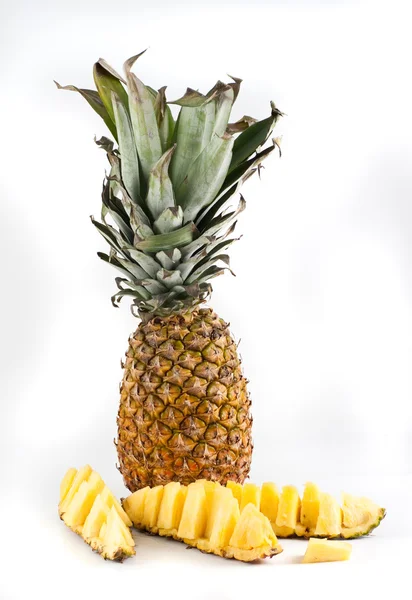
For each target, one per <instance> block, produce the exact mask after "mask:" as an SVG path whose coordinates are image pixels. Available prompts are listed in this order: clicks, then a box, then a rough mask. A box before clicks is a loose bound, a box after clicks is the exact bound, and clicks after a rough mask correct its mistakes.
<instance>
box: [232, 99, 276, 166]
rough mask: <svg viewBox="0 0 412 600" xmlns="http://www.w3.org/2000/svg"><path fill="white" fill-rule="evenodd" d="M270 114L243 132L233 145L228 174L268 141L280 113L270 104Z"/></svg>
mask: <svg viewBox="0 0 412 600" xmlns="http://www.w3.org/2000/svg"><path fill="white" fill-rule="evenodd" d="M271 108H272V113H271V115H270V117H268V118H267V119H263V120H262V121H258V122H257V123H254V124H253V125H251V126H250V127H248V128H247V129H245V131H243V132H242V133H241V134H240V135H239V136H238V137H237V138H236V140H235V143H234V145H233V156H232V162H231V163H230V168H229V172H230V171H233V169H235V168H236V167H237V166H238V165H239V164H240V163H241V162H243V161H244V160H246V159H247V158H249V156H251V155H252V154H253V153H254V152H255V151H256V150H257V149H258V148H259V146H261V145H262V144H264V143H265V141H266V140H267V139H268V137H269V135H270V133H271V131H272V129H273V128H274V126H275V125H276V121H277V120H278V118H279V117H280V116H282V113H281V112H280V110H278V109H277V108H276V106H275V105H274V103H273V102H271Z"/></svg>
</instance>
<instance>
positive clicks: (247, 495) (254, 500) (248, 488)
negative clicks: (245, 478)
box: [240, 483, 260, 512]
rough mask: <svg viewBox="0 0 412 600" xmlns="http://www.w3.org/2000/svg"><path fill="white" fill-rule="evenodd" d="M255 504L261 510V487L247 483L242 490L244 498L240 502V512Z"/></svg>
mask: <svg viewBox="0 0 412 600" xmlns="http://www.w3.org/2000/svg"><path fill="white" fill-rule="evenodd" d="M248 504H253V506H256V508H257V509H258V510H259V507H260V487H259V486H257V485H255V484H254V483H245V484H244V486H243V489H242V498H241V501H240V512H242V511H243V509H244V508H245V507H246V506H247V505H248Z"/></svg>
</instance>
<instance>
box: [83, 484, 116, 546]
mask: <svg viewBox="0 0 412 600" xmlns="http://www.w3.org/2000/svg"><path fill="white" fill-rule="evenodd" d="M108 515H109V508H108V507H107V506H106V505H105V504H104V503H103V501H102V497H101V495H100V494H98V495H97V496H96V498H95V501H94V504H93V506H92V509H91V511H90V512H89V514H88V515H87V519H86V521H85V522H84V525H83V531H82V537H83V538H84V539H85V540H86V541H88V540H92V539H93V538H98V537H99V533H100V530H101V528H102V525H103V523H105V522H106V521H107V517H108Z"/></svg>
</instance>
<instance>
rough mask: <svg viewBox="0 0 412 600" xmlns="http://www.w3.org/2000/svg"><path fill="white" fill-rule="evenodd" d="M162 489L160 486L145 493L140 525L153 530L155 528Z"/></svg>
mask: <svg viewBox="0 0 412 600" xmlns="http://www.w3.org/2000/svg"><path fill="white" fill-rule="evenodd" d="M163 489H164V487H163V486H162V485H157V486H156V487H154V488H149V490H148V492H147V496H146V501H145V504H144V510H143V520H142V524H143V525H144V526H145V527H149V528H153V527H155V526H156V523H157V517H158V515H159V509H160V503H161V501H162V496H163Z"/></svg>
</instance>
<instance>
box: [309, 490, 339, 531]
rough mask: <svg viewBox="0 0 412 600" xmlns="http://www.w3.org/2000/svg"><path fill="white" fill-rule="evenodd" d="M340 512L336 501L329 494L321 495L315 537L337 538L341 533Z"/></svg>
mask: <svg viewBox="0 0 412 600" xmlns="http://www.w3.org/2000/svg"><path fill="white" fill-rule="evenodd" d="M341 528H342V512H341V508H340V506H339V503H338V501H337V500H336V498H334V497H333V496H332V495H331V494H323V493H322V494H321V495H320V502H319V517H318V520H317V523H316V529H315V536H317V537H328V538H329V537H337V536H339V535H340V533H341Z"/></svg>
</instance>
